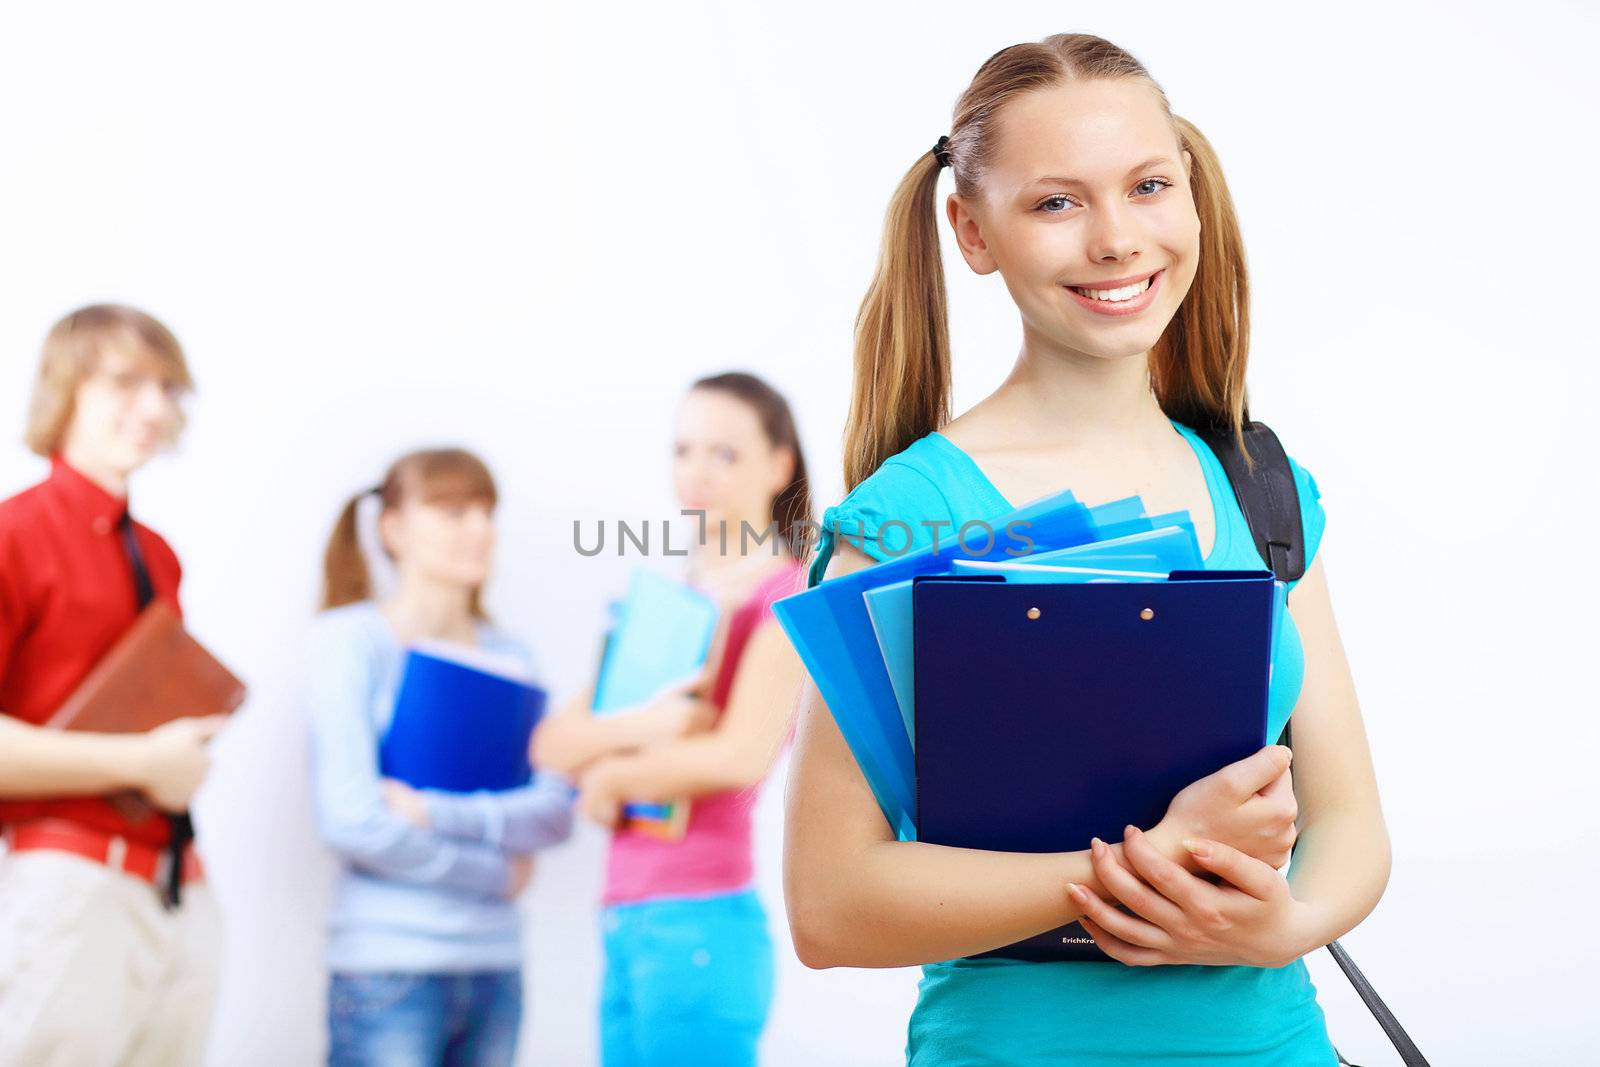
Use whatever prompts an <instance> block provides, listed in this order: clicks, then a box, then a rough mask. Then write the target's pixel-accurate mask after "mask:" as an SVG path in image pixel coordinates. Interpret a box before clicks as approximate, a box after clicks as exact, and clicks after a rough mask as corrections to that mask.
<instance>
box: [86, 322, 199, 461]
mask: <svg viewBox="0 0 1600 1067" xmlns="http://www.w3.org/2000/svg"><path fill="white" fill-rule="evenodd" d="M183 392H184V389H183V386H182V384H181V383H179V382H178V381H177V380H176V379H174V378H172V377H171V376H170V375H169V374H168V373H167V372H166V370H165V369H164V368H163V367H162V365H161V363H160V361H159V360H157V359H156V357H155V356H152V355H150V354H149V353H147V352H144V351H140V350H135V351H131V352H130V351H125V350H123V349H121V348H117V347H115V346H111V345H107V346H106V347H105V349H104V350H103V351H102V352H101V353H100V356H99V358H98V360H97V361H96V363H95V367H94V370H93V371H91V372H90V373H89V374H87V375H85V376H84V379H83V381H81V382H80V383H79V384H78V388H77V391H76V392H75V393H74V394H73V397H72V418H71V421H70V422H69V423H68V424H67V429H66V434H65V437H64V440H63V448H64V450H65V451H66V453H67V454H68V455H69V456H70V457H71V458H73V459H75V460H77V461H79V462H81V463H84V464H86V465H88V466H91V467H93V468H95V469H105V470H113V471H116V472H117V473H119V474H122V475H127V474H129V473H131V472H133V471H134V470H137V469H138V468H139V467H141V466H143V465H144V464H145V462H146V461H147V460H149V459H150V457H152V456H154V455H155V454H156V453H157V452H158V451H160V450H161V449H162V448H163V447H164V446H166V445H167V444H169V443H171V441H172V439H173V437H174V436H175V435H176V433H177V429H178V423H179V420H180V418H181V416H182V412H181V410H180V408H179V403H180V400H181V397H182V395H183Z"/></svg>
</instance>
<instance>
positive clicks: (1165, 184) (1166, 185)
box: [1134, 178, 1172, 196]
mask: <svg viewBox="0 0 1600 1067" xmlns="http://www.w3.org/2000/svg"><path fill="white" fill-rule="evenodd" d="M1152 184H1154V185H1157V186H1159V187H1160V188H1157V189H1154V190H1152V191H1151V192H1148V193H1146V194H1144V195H1146V196H1155V195H1156V193H1159V192H1160V191H1161V190H1162V189H1170V188H1172V183H1171V182H1169V181H1167V179H1165V178H1146V179H1145V180H1144V181H1142V182H1140V183H1139V185H1135V186H1134V188H1135V189H1138V188H1139V187H1140V186H1144V185H1152Z"/></svg>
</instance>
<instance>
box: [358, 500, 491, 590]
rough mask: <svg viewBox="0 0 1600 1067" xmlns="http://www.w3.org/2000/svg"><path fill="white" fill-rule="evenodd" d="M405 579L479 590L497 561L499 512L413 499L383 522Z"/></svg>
mask: <svg viewBox="0 0 1600 1067" xmlns="http://www.w3.org/2000/svg"><path fill="white" fill-rule="evenodd" d="M379 529H380V531H381V533H382V536H383V543H384V545H385V546H386V547H387V548H388V550H389V553H390V554H391V555H392V556H393V557H394V561H395V566H396V567H397V568H398V569H399V571H400V573H401V574H402V575H415V576H417V577H420V578H424V579H426V580H428V581H431V582H436V583H440V584H444V585H458V586H463V587H469V588H475V587H477V586H480V585H482V584H483V583H484V581H485V580H486V579H487V578H488V577H489V567H490V564H491V563H492V562H493V560H494V542H495V529H494V509H493V508H492V507H491V506H490V505H489V503H488V502H487V501H483V500H473V501H464V502H455V501H428V500H426V499H423V498H422V497H421V496H420V495H418V494H410V495H408V496H407V497H406V498H405V499H404V500H403V501H402V503H401V504H400V505H399V506H398V507H394V508H390V509H389V510H388V511H385V512H384V513H383V515H382V517H381V518H380V519H379Z"/></svg>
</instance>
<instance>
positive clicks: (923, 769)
mask: <svg viewBox="0 0 1600 1067" xmlns="http://www.w3.org/2000/svg"><path fill="white" fill-rule="evenodd" d="M1283 604H1284V586H1283V583H1281V582H1277V581H1275V580H1274V579H1273V576H1272V574H1271V572H1269V571H1207V570H1205V569H1204V560H1203V559H1202V558H1201V555H1200V551H1199V546H1198V543H1197V541H1196V539H1195V534H1194V526H1193V523H1192V522H1191V521H1190V519H1189V516H1188V514H1187V513H1186V512H1176V513H1171V514H1165V515H1147V514H1146V513H1145V508H1144V505H1143V503H1142V501H1140V500H1139V498H1137V497H1130V498H1128V499H1126V500H1120V501H1115V502H1113V503H1110V504H1105V505H1101V506H1098V507H1093V508H1091V507H1087V506H1085V505H1084V504H1082V503H1081V502H1079V501H1077V500H1076V499H1074V497H1073V495H1072V494H1071V493H1070V492H1063V493H1059V494H1056V495H1053V496H1049V497H1045V498H1043V499H1041V500H1038V501H1035V502H1034V503H1032V504H1029V505H1027V506H1025V507H1023V508H1020V509H1018V510H1017V511H1015V512H1012V513H1011V514H1008V515H1005V516H1002V517H1000V518H998V519H995V520H993V521H992V522H991V523H990V524H989V530H987V531H984V532H982V533H980V534H978V535H977V536H973V535H972V534H971V533H970V531H969V532H968V533H966V534H963V537H962V539H959V540H954V541H947V542H944V543H941V544H939V545H937V546H935V547H934V548H930V549H925V550H923V551H920V552H916V553H908V554H906V555H904V556H901V557H898V558H892V559H888V560H885V561H883V562H880V563H878V564H877V565H875V566H872V567H869V568H867V569H865V570H861V571H857V572H855V573H852V574H846V575H841V576H839V577H837V578H832V579H829V580H828V581H826V582H823V583H821V584H819V585H818V586H816V587H815V588H812V589H809V590H806V591H805V592H803V593H797V594H795V595H793V596H790V597H786V598H784V599H782V600H779V601H778V602H777V603H776V604H775V605H774V611H775V613H776V614H777V616H778V619H779V622H780V623H781V624H782V625H783V627H784V629H785V631H786V632H787V633H788V635H789V638H790V640H791V642H792V643H793V644H794V646H795V648H796V649H797V650H798V652H799V654H800V657H801V659H802V660H803V661H804V662H805V665H806V668H807V670H808V671H809V672H810V674H811V677H812V679H813V680H814V681H815V682H816V685H817V688H818V691H819V692H820V693H821V695H822V697H823V699H824V700H825V701H826V702H827V705H828V708H829V710H830V711H831V712H832V714H833V717H834V720H835V721H836V722H837V723H838V726H839V730H840V733H841V734H843V736H844V738H845V741H846V743H847V744H848V745H849V746H850V750H851V753H852V754H853V755H854V756H855V759H856V762H857V763H858V765H859V766H860V768H861V771H862V774H863V776H864V777H865V778H866V780H867V783H868V784H869V785H870V786H871V788H872V791H873V795H874V796H875V797H876V798H877V800H878V804H879V806H880V808H881V809H882V810H883V813H884V816H885V817H886V818H887V819H888V821H889V824H890V826H891V827H893V828H894V829H895V832H896V834H897V836H898V837H899V838H900V839H902V840H921V841H927V842H930V843H934V844H944V845H953V846H958V847H962V848H976V849H988V850H995V851H1007V852H1072V851H1079V850H1082V849H1087V848H1088V847H1089V842H1090V838H1092V837H1096V836H1098V837H1101V838H1103V839H1105V840H1108V841H1118V840H1121V838H1122V836H1123V827H1124V826H1126V825H1128V824H1129V823H1132V824H1133V825H1136V826H1140V827H1143V828H1146V829H1148V828H1149V827H1151V826H1154V825H1155V824H1156V823H1157V822H1159V821H1160V819H1161V817H1162V815H1163V814H1164V812H1165V811H1166V807H1167V804H1168V802H1169V801H1170V800H1171V799H1172V797H1173V796H1174V795H1175V794H1176V793H1178V792H1179V791H1180V790H1181V789H1182V788H1183V787H1184V786H1186V785H1188V784H1189V783H1190V782H1193V781H1195V780H1197V779H1199V778H1203V777H1205V776H1206V775H1208V774H1210V773H1212V772H1214V771H1216V770H1218V769H1220V768H1221V767H1223V766H1225V765H1226V764H1228V763H1231V762H1233V761H1235V760H1238V759H1242V758H1244V757H1245V756H1248V755H1249V754H1250V753H1252V752H1254V751H1256V750H1257V749H1258V748H1260V747H1261V746H1262V745H1263V744H1265V743H1266V740H1265V735H1266V714H1267V685H1268V676H1269V672H1270V669H1271V656H1272V649H1273V641H1274V639H1275V635H1276V633H1277V620H1278V616H1279V614H1280V612H1281V611H1282V610H1283ZM984 955H994V956H1006V957H1011V958H1020V959H1034V960H1073V959H1076V960H1106V959H1108V958H1109V957H1107V956H1106V955H1105V954H1104V953H1103V952H1101V951H1100V950H1099V949H1098V948H1097V947H1095V945H1094V942H1093V939H1092V938H1090V937H1089V936H1088V934H1087V933H1086V932H1085V931H1084V930H1083V929H1082V927H1080V926H1078V925H1077V924H1072V925H1071V926H1067V927H1062V928H1061V929H1058V930H1051V931H1048V932H1045V933H1043V934H1040V935H1039V936H1037V937H1034V938H1030V939H1029V940H1027V941H1024V942H1019V943H1017V944H1015V945H1008V946H1005V947H1003V948H999V949H996V950H994V951H993V952H991V953H985V954H984Z"/></svg>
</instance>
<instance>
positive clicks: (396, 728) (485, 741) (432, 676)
mask: <svg viewBox="0 0 1600 1067" xmlns="http://www.w3.org/2000/svg"><path fill="white" fill-rule="evenodd" d="M545 699H546V695H545V691H544V690H543V689H541V688H539V687H538V686H535V685H531V684H529V683H528V682H527V681H526V680H525V679H522V678H519V677H516V676H514V675H513V674H510V673H506V672H503V671H501V670H497V669H494V665H491V664H488V663H485V662H482V661H480V660H479V659H478V657H475V656H474V655H473V654H472V650H471V649H462V650H460V652H459V653H453V652H447V651H445V650H443V649H438V648H430V649H426V650H424V649H421V648H413V649H410V650H408V651H407V652H406V658H405V664H404V666H403V667H402V673H401V676H400V688H399V691H398V693H397V694H396V696H395V703H394V715H393V717H392V718H391V719H390V721H389V728H388V730H387V731H385V733H384V735H383V739H382V740H381V741H380V742H379V745H378V768H379V771H380V772H381V773H382V774H383V776H384V777H386V778H396V779H398V780H400V781H402V782H405V783H406V784H407V785H410V786H412V787H413V788H416V789H442V790H448V791H450V792H455V793H470V792H474V791H476V790H479V789H491V790H499V789H515V788H517V787H518V786H524V785H527V784H528V782H529V781H531V780H532V777H533V768H532V766H531V765H530V764H529V762H528V739H529V737H530V736H531V735H532V734H533V728H534V726H535V725H536V724H537V723H538V721H539V719H540V717H541V716H543V715H544V709H545Z"/></svg>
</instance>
